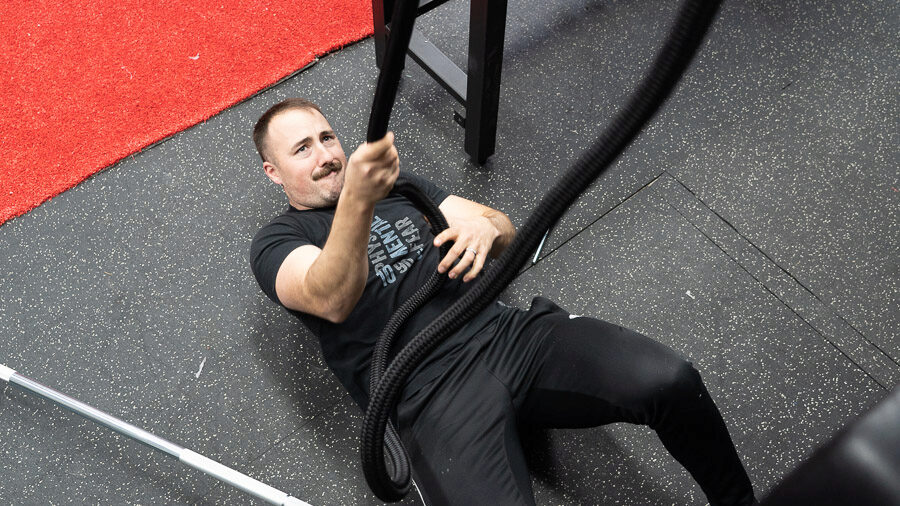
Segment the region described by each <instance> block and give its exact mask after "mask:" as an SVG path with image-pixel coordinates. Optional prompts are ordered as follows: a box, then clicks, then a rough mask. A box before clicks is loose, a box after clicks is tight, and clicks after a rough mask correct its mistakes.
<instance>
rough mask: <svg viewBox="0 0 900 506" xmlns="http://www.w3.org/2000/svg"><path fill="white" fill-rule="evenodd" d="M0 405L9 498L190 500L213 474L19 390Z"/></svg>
mask: <svg viewBox="0 0 900 506" xmlns="http://www.w3.org/2000/svg"><path fill="white" fill-rule="evenodd" d="M98 404H101V403H98ZM0 411H2V417H0V418H2V423H0V442H2V443H0V456H2V457H3V460H4V462H5V464H4V468H3V472H2V477H3V479H2V480H0V498H2V499H3V500H4V503H6V504H133V503H141V504H191V503H194V502H195V501H197V500H198V499H199V498H200V497H202V495H203V494H205V493H206V492H207V491H208V490H209V487H210V486H211V484H212V482H213V481H215V480H213V479H212V478H208V477H205V476H203V475H202V473H199V472H196V471H193V470H190V469H187V468H184V466H182V465H181V464H179V463H178V462H177V461H176V460H175V459H173V458H170V457H168V456H165V455H163V454H161V453H158V452H155V451H153V450H151V449H149V448H148V447H146V446H144V445H141V444H139V443H136V442H134V441H131V440H128V439H126V438H124V437H122V436H118V435H115V434H113V433H112V432H111V431H109V430H107V429H105V428H103V427H100V426H98V425H96V424H94V423H93V422H88V421H87V420H84V419H82V418H80V417H78V416H76V415H74V414H72V413H70V412H68V411H66V410H64V409H62V408H60V407H57V406H56V405H54V404H52V403H50V402H49V401H45V400H42V399H37V398H35V397H33V396H31V395H30V394H27V393H25V392H23V391H21V390H18V389H13V388H11V387H4V392H3V395H2V396H0ZM132 421H133V420H132Z"/></svg>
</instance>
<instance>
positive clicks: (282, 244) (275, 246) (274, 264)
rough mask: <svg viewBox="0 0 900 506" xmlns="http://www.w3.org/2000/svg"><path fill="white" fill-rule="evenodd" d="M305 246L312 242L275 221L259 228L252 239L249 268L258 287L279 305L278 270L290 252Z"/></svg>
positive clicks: (291, 228) (296, 231) (299, 232)
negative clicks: (276, 285)
mask: <svg viewBox="0 0 900 506" xmlns="http://www.w3.org/2000/svg"><path fill="white" fill-rule="evenodd" d="M306 244H313V241H312V240H311V239H310V238H309V237H306V236H305V235H304V234H302V233H301V231H299V230H297V229H296V228H294V227H291V226H290V225H288V224H286V223H281V222H277V221H275V222H272V223H269V224H268V225H266V226H265V227H263V228H261V229H260V230H259V232H257V233H256V236H255V237H254V238H253V242H252V243H251V245H250V268H251V269H252V270H253V275H254V276H256V282H257V283H259V287H260V288H262V291H263V292H264V293H265V294H266V295H267V296H268V297H269V298H270V299H272V301H274V302H276V303H278V304H281V301H280V300H278V295H277V294H276V293H275V278H276V277H277V276H278V269H280V268H281V264H282V263H283V262H284V259H285V258H287V256H288V255H289V254H290V253H291V252H292V251H294V250H295V249H297V248H299V247H300V246H303V245H306ZM282 305H283V304H282Z"/></svg>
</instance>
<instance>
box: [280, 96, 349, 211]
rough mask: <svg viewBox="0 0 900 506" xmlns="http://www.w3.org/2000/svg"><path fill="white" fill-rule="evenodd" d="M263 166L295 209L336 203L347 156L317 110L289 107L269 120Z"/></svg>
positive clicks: (342, 184)
mask: <svg viewBox="0 0 900 506" xmlns="http://www.w3.org/2000/svg"><path fill="white" fill-rule="evenodd" d="M266 147H267V152H268V158H269V161H267V162H264V163H263V169H265V171H266V175H267V176H269V179H271V180H272V181H273V182H274V183H275V184H279V185H282V186H283V187H284V192H285V193H286V194H287V196H288V199H289V200H290V202H291V205H292V206H294V207H296V208H298V209H311V208H319V207H329V206H333V205H335V204H337V200H338V197H339V196H340V194H341V188H342V187H343V186H344V169H345V168H346V167H347V155H345V154H344V149H343V148H342V147H341V143H340V142H339V141H338V139H337V136H335V134H334V131H332V129H331V125H329V124H328V120H326V119H325V117H324V116H322V115H321V114H320V113H319V112H318V111H316V110H308V109H292V110H288V111H285V112H283V113H281V114H279V115H277V116H275V117H274V118H272V122H271V123H269V131H268V137H267V140H266Z"/></svg>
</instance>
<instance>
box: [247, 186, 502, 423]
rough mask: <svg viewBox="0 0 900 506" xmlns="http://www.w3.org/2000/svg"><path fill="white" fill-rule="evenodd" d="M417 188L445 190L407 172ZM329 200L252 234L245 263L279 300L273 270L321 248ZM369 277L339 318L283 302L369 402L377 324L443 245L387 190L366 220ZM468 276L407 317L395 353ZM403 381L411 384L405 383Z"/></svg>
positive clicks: (432, 365)
mask: <svg viewBox="0 0 900 506" xmlns="http://www.w3.org/2000/svg"><path fill="white" fill-rule="evenodd" d="M404 175H405V176H406V177H409V178H410V179H411V180H412V181H413V183H415V184H416V186H418V187H420V188H422V189H423V190H424V191H425V193H426V194H427V195H428V196H429V198H431V200H432V201H434V202H435V203H436V204H440V203H441V202H443V200H444V199H445V198H447V197H448V196H449V193H447V192H446V191H445V190H443V189H441V188H438V187H437V186H435V185H434V184H432V183H431V182H429V181H427V180H425V179H423V178H420V177H417V176H414V175H412V174H409V173H407V172H404ZM334 212H335V208H334V207H329V208H321V209H309V210H302V211H301V210H298V209H295V208H294V207H291V206H289V207H288V209H287V210H286V211H285V212H284V213H283V214H281V215H280V216H278V217H277V218H275V219H274V220H272V221H271V222H270V223H269V224H268V225H266V226H264V227H263V228H262V229H260V230H259V232H258V233H257V234H256V237H254V238H253V243H252V245H251V247H250V264H251V267H252V269H253V274H254V275H255V276H256V280H257V282H258V283H259V286H260V287H261V288H262V290H263V292H265V294H266V295H267V296H268V297H269V298H270V299H272V300H273V301H275V302H277V303H278V304H281V302H280V301H279V300H278V295H277V294H276V293H275V278H276V276H277V274H278V269H279V268H280V267H281V264H282V262H284V259H285V258H286V257H287V256H288V254H289V253H290V252H291V251H293V250H294V249H296V248H298V247H300V246H303V245H306V244H312V245H315V246H318V247H319V248H322V247H324V245H325V241H326V240H327V239H328V234H329V232H330V231H331V223H332V220H333V219H334ZM368 259H369V276H368V279H367V280H366V287H365V290H364V291H363V294H362V296H361V297H360V300H359V302H358V303H357V304H356V307H355V308H354V309H353V312H351V313H350V316H349V317H348V318H347V319H346V320H345V321H344V322H342V323H339V324H335V323H332V322H329V321H328V320H325V319H322V318H319V317H316V316H313V315H310V314H306V313H301V312H298V311H293V310H291V309H287V308H285V309H287V311H288V312H290V313H291V314H293V315H295V316H297V317H298V318H300V320H301V321H303V323H304V324H305V325H306V326H307V327H308V328H309V329H310V331H312V333H313V334H315V335H316V337H318V338H319V342H320V344H321V347H322V353H323V355H324V357H325V362H326V363H327V364H328V366H329V367H330V368H331V370H332V371H334V373H335V374H336V375H337V377H338V379H339V380H340V381H341V383H342V384H343V385H344V387H345V388H347V390H348V391H349V392H350V395H351V396H352V397H353V399H354V400H355V401H356V402H357V403H358V404H359V405H360V406H362V407H365V406H366V404H367V403H368V393H369V363H370V361H371V354H372V351H373V349H374V345H375V342H376V340H377V339H378V336H379V335H380V334H381V330H382V328H383V327H384V325H385V323H387V321H388V319H389V318H390V316H391V314H393V312H394V310H395V309H397V308H398V307H399V306H400V305H401V304H403V302H404V301H406V299H408V298H409V297H410V296H411V295H412V294H413V293H415V292H416V290H418V289H419V287H421V286H422V285H423V284H424V283H425V281H426V280H427V279H428V277H429V276H430V275H431V274H432V273H433V272H434V271H435V270H436V269H437V265H438V263H439V262H440V250H439V248H435V247H434V235H433V234H432V233H431V229H430V228H429V227H428V224H427V223H426V221H425V217H424V216H423V215H422V213H421V212H420V211H418V210H417V209H416V208H415V207H414V206H413V205H412V203H410V202H409V201H408V200H406V199H405V198H403V197H399V196H395V195H389V196H388V197H387V198H385V199H383V200H381V201H380V202H378V203H377V204H376V205H375V213H374V218H373V220H372V224H371V227H370V235H369V244H368ZM471 284H472V283H463V282H462V281H461V280H460V278H457V279H455V280H453V279H450V280H447V282H446V283H445V284H444V286H443V288H442V289H441V290H440V291H439V292H438V294H437V295H435V297H434V298H433V299H432V300H431V301H430V302H428V303H427V304H426V305H425V306H423V307H422V308H421V309H420V310H419V311H417V312H416V313H415V314H414V315H413V316H411V317H410V319H409V321H408V322H407V324H406V325H404V326H403V328H402V329H401V331H400V334H399V335H398V336H397V338H396V339H397V340H396V344H395V345H394V348H393V352H394V353H395V352H396V351H397V350H399V349H400V348H401V347H402V346H403V345H405V344H406V343H408V342H409V341H410V340H411V339H412V338H413V337H415V334H416V333H417V332H418V331H419V330H421V329H422V328H424V327H425V326H426V325H427V324H428V323H430V322H431V321H432V320H433V319H434V318H435V317H436V316H437V315H439V314H440V313H441V312H442V311H443V310H444V309H446V308H447V307H449V306H450V305H451V304H452V303H453V302H454V301H456V299H457V298H459V296H460V295H461V294H462V293H464V292H465V291H466V290H468V288H469V286H471ZM499 312H500V308H499V307H498V306H496V305H495V304H494V305H490V306H488V308H487V309H485V310H484V311H482V312H481V314H480V315H478V316H476V317H475V318H474V319H473V320H472V321H470V322H469V323H468V324H467V325H466V326H464V327H463V328H461V329H460V330H459V331H457V332H456V334H454V335H452V336H450V337H449V338H448V339H447V340H446V341H445V342H444V343H443V344H441V345H440V346H439V347H438V349H436V350H435V351H434V352H433V353H432V354H431V355H430V356H429V358H428V359H426V361H425V362H424V363H423V365H421V366H420V367H418V368H417V369H416V371H414V373H413V375H412V376H411V379H410V385H409V386H415V385H417V384H424V383H426V382H427V381H429V380H430V379H432V378H433V377H434V376H435V375H437V374H439V373H440V371H441V370H442V369H441V364H442V363H446V360H442V357H445V356H446V355H448V354H449V353H452V352H453V350H455V349H458V347H459V346H461V345H462V344H464V343H465V341H466V340H467V337H468V336H470V335H471V334H472V333H474V332H475V331H477V330H478V329H480V328H482V327H484V326H485V325H486V324H487V322H489V321H490V320H491V319H493V318H494V317H496V315H497V314H499ZM409 386H408V388H409Z"/></svg>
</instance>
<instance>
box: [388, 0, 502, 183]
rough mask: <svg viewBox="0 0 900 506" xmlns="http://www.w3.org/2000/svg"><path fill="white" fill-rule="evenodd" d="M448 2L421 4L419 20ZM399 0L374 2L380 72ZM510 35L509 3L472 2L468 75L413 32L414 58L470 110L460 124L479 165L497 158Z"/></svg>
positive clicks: (435, 0) (424, 0) (424, 1)
mask: <svg viewBox="0 0 900 506" xmlns="http://www.w3.org/2000/svg"><path fill="white" fill-rule="evenodd" d="M445 2H447V0H419V8H418V10H417V11H416V15H417V16H421V15H422V14H424V13H426V12H428V11H430V10H431V9H434V8H435V7H438V6H440V5H441V4H443V3H445ZM393 7H394V0H372V15H373V18H374V25H375V61H376V64H377V65H378V67H379V68H381V65H382V62H383V61H384V53H385V50H386V48H387V38H388V36H389V35H390V26H389V25H390V21H391V12H392V11H393ZM505 31H506V0H471V8H470V11H469V68H468V73H466V72H464V71H463V70H462V69H460V68H459V67H457V66H456V64H455V63H453V62H452V61H450V59H449V58H447V56H446V55H444V53H442V52H441V51H440V50H439V49H438V48H437V47H435V46H434V44H432V43H431V42H428V40H426V39H425V37H424V36H423V35H422V34H421V33H420V32H419V31H418V30H413V34H412V39H411V40H410V43H409V56H410V57H411V58H412V59H413V61H415V62H416V63H418V64H419V65H420V66H421V67H422V68H423V69H425V71H426V72H428V74H429V75H430V76H431V77H432V78H434V80H435V81H437V82H438V84H440V85H441V86H443V87H444V89H446V90H447V91H448V92H449V93H450V95H452V96H453V98H455V99H456V100H457V101H459V102H460V103H461V104H462V105H463V106H465V108H466V110H465V115H464V116H463V115H459V114H458V115H457V121H459V122H460V124H462V125H463V126H464V127H465V129H466V136H465V149H466V153H468V154H469V156H471V157H472V160H473V161H474V162H475V163H478V164H479V165H480V164H483V163H484V162H485V161H486V160H487V159H488V157H489V156H491V155H492V154H494V148H495V147H496V138H497V111H498V108H499V105H500V68H501V65H502V64H503V36H504V32H505Z"/></svg>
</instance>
